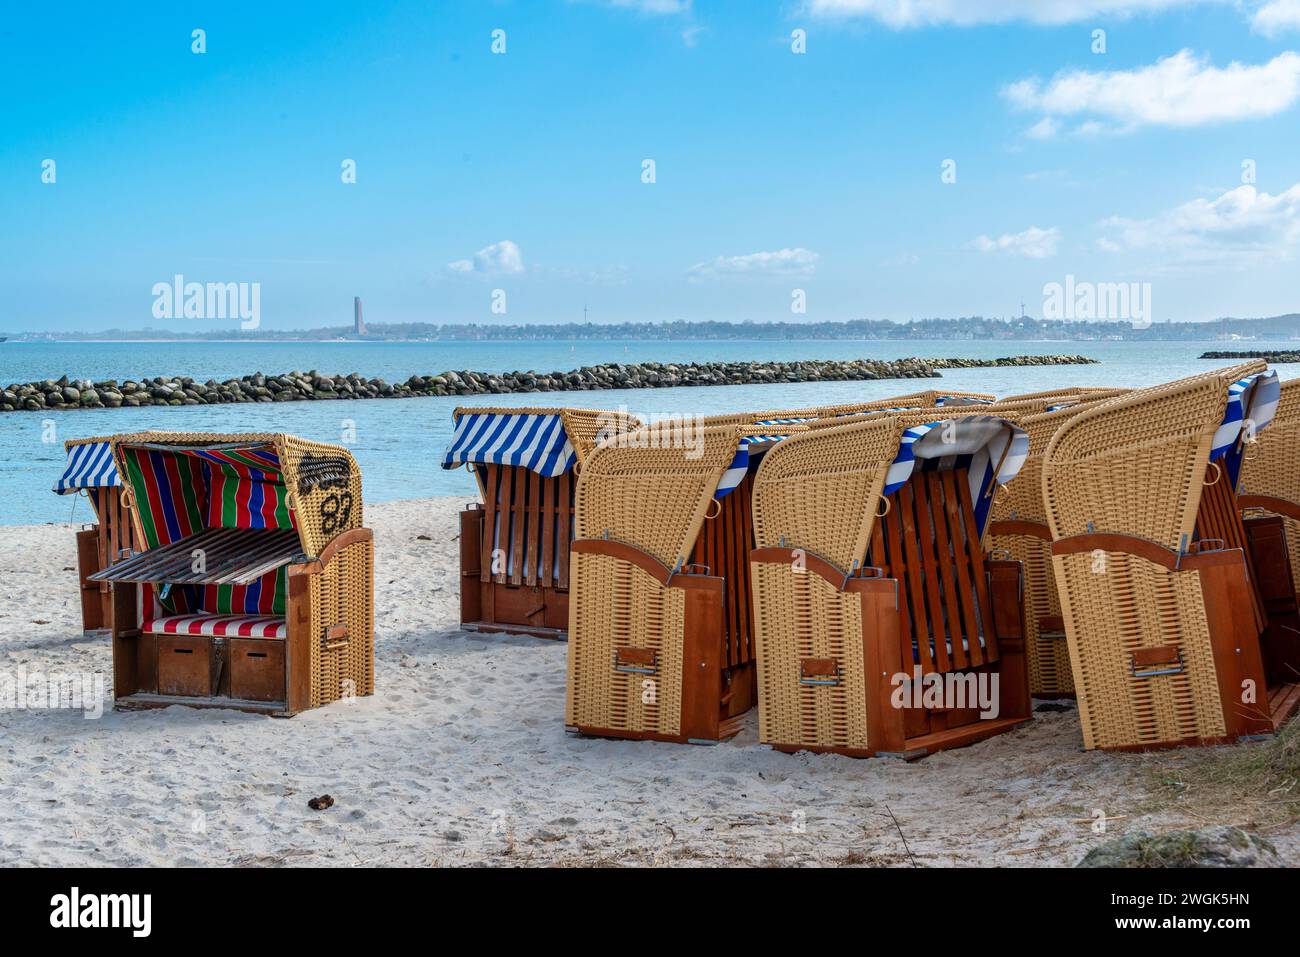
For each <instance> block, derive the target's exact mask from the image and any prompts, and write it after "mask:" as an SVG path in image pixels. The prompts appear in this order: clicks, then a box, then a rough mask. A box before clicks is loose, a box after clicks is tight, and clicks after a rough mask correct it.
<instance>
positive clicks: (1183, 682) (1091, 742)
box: [1052, 552, 1224, 748]
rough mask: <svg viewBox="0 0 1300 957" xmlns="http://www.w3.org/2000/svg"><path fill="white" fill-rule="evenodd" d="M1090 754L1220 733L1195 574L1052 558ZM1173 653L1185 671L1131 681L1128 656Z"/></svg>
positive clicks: (1101, 556) (1116, 561)
mask: <svg viewBox="0 0 1300 957" xmlns="http://www.w3.org/2000/svg"><path fill="white" fill-rule="evenodd" d="M1052 561H1053V564H1054V565H1055V567H1056V577H1057V581H1058V582H1059V583H1060V586H1061V588H1060V596H1061V610H1062V614H1063V615H1064V617H1065V619H1066V622H1067V624H1070V625H1072V627H1068V628H1067V635H1068V638H1067V641H1068V644H1069V649H1070V662H1071V666H1072V669H1073V672H1074V678H1075V685H1076V689H1077V692H1078V696H1079V719H1080V722H1081V724H1082V726H1083V740H1084V746H1085V747H1088V748H1097V747H1118V746H1125V745H1142V744H1156V743H1160V742H1166V741H1178V740H1182V739H1184V738H1191V737H1217V736H1221V735H1222V734H1223V733H1224V719H1223V709H1222V704H1221V701H1220V698H1219V687H1218V682H1217V678H1216V674H1215V668H1214V657H1213V651H1212V649H1211V646H1210V633H1209V628H1208V626H1207V623H1206V617H1205V605H1204V599H1203V597H1202V594H1201V584H1200V578H1199V574H1198V573H1197V572H1195V571H1184V572H1173V571H1169V570H1168V569H1166V568H1165V567H1163V566H1162V565H1157V564H1155V563H1153V562H1149V561H1147V560H1146V559H1144V558H1139V557H1137V556H1135V555H1130V554H1127V553H1121V552H1093V553H1089V552H1080V553H1076V554H1072V555H1057V556H1055V557H1054V558H1053V559H1052ZM1165 644H1172V645H1176V646H1177V648H1178V649H1179V651H1180V652H1181V654H1182V658H1183V670H1182V671H1181V672H1179V673H1177V674H1165V675H1156V676H1152V677H1138V676H1136V675H1134V674H1133V667H1132V653H1133V652H1134V651H1135V650H1137V649H1139V648H1147V647H1155V646H1160V645H1165Z"/></svg>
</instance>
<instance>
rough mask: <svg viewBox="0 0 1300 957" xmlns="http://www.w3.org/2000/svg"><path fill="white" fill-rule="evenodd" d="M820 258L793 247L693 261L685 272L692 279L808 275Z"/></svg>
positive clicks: (811, 272)
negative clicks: (692, 264)
mask: <svg viewBox="0 0 1300 957" xmlns="http://www.w3.org/2000/svg"><path fill="white" fill-rule="evenodd" d="M820 258H821V257H820V256H818V255H817V253H815V252H813V251H812V250H811V249H804V248H803V247H801V246H799V247H795V248H794V249H778V250H777V251H776V252H770V253H749V254H748V255H745V256H718V257H716V258H714V259H710V260H709V261H708V262H702V263H696V264H695V265H694V266H692V267H691V268H690V269H688V270H687V271H686V274H687V275H688V276H689V277H690V278H692V279H716V278H718V277H721V276H811V275H812V274H813V272H814V271H815V270H816V268H817V260H818V259H820Z"/></svg>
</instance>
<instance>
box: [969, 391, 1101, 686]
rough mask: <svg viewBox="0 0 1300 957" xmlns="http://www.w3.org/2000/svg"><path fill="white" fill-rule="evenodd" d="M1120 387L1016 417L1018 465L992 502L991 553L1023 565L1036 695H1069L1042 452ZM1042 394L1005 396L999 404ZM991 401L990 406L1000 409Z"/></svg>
mask: <svg viewBox="0 0 1300 957" xmlns="http://www.w3.org/2000/svg"><path fill="white" fill-rule="evenodd" d="M1126 391H1127V390H1123V389H1097V390H1090V391H1089V392H1087V393H1086V394H1084V393H1081V394H1075V395H1069V396H1061V395H1056V396H1049V397H1048V403H1047V405H1046V406H1044V407H1042V408H1040V409H1039V410H1038V411H1037V412H1033V411H1032V410H1031V411H1030V414H1024V415H1022V417H1021V418H1020V420H1019V425H1020V427H1021V428H1022V429H1024V430H1025V433H1026V434H1027V435H1028V436H1029V451H1028V454H1027V455H1026V457H1025V464H1024V467H1023V468H1021V470H1020V474H1019V475H1017V476H1016V478H1015V480H1014V481H1012V482H1010V483H1009V484H1008V485H1007V486H1006V489H1005V490H1004V492H1003V493H1002V494H1001V495H999V496H997V498H995V499H994V502H993V514H992V518H991V521H990V523H989V538H988V542H989V545H990V547H991V550H992V551H993V552H994V553H1002V554H1006V555H1007V556H1008V557H1010V558H1012V559H1013V560H1015V561H1018V562H1020V563H1021V565H1022V566H1023V568H1024V570H1025V654H1026V659H1027V661H1028V663H1029V690H1030V691H1031V692H1032V693H1033V695H1034V696H1035V697H1038V698H1072V697H1074V674H1073V672H1072V671H1071V670H1070V652H1069V649H1068V648H1067V647H1066V644H1065V626H1064V624H1063V622H1062V620H1061V602H1060V599H1059V598H1058V597H1057V588H1056V576H1055V574H1054V573H1053V571H1052V554H1051V552H1052V532H1051V529H1050V528H1049V527H1048V524H1047V507H1046V505H1045V504H1044V502H1043V482H1042V474H1043V453H1044V452H1046V451H1047V443H1048V442H1050V441H1051V438H1052V436H1053V435H1054V434H1056V430H1057V429H1058V428H1060V426H1061V425H1063V424H1064V423H1066V422H1068V421H1069V420H1070V419H1071V418H1072V417H1073V416H1075V415H1077V414H1078V413H1079V412H1081V411H1082V410H1084V409H1086V408H1088V407H1089V405H1091V404H1093V403H1096V402H1100V401H1104V400H1105V399H1107V398H1113V397H1115V396H1119V395H1124V394H1125V393H1126ZM1027 401H1028V402H1031V403H1032V404H1034V405H1039V404H1041V403H1042V399H1033V400H1010V401H1008V402H1006V403H1005V405H1019V404H1023V403H1026V402H1027ZM1003 407H1004V403H1001V402H999V403H996V404H995V405H993V406H992V407H991V408H993V409H995V410H996V409H998V408H1003Z"/></svg>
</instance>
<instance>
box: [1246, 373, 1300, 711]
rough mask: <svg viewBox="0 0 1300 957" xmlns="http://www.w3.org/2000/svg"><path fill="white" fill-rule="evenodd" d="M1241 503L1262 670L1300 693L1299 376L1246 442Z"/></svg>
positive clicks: (1280, 705)
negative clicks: (1260, 629) (1259, 619)
mask: <svg viewBox="0 0 1300 957" xmlns="http://www.w3.org/2000/svg"><path fill="white" fill-rule="evenodd" d="M1237 504H1238V506H1239V507H1240V509H1241V514H1242V517H1243V519H1244V521H1243V530H1244V531H1245V534H1246V541H1247V543H1248V546H1249V547H1248V555H1249V556H1250V559H1251V568H1252V570H1253V571H1254V573H1255V581H1256V583H1257V585H1258V588H1259V592H1260V599H1261V602H1262V604H1263V608H1264V613H1265V617H1266V619H1267V630H1266V634H1265V635H1264V637H1263V638H1262V639H1261V641H1262V644H1263V654H1264V674H1265V677H1266V679H1267V681H1268V684H1269V687H1270V689H1274V691H1273V693H1276V692H1277V691H1278V690H1281V689H1285V688H1287V687H1288V686H1290V688H1291V689H1292V691H1291V692H1290V693H1292V694H1300V685H1297V682H1300V607H1298V603H1297V595H1296V584H1297V583H1298V582H1300V379H1291V380H1288V381H1286V382H1283V383H1281V387H1280V390H1279V399H1278V405H1277V414H1276V415H1275V416H1274V418H1273V421H1272V423H1270V424H1269V426H1268V428H1267V429H1265V430H1263V431H1260V432H1258V434H1257V436H1256V438H1255V441H1254V442H1253V443H1248V444H1247V445H1246V447H1245V451H1244V455H1243V456H1242V461H1241V472H1240V475H1239V477H1238V482H1237ZM1270 710H1272V711H1274V712H1277V711H1286V710H1288V705H1287V703H1286V702H1284V701H1277V702H1272V707H1271V709H1270ZM1291 710H1294V709H1293V708H1292V709H1291Z"/></svg>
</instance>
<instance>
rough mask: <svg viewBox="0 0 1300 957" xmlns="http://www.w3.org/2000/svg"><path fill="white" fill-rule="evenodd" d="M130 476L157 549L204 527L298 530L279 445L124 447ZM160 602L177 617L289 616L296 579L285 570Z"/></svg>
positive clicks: (179, 592) (180, 590)
mask: <svg viewBox="0 0 1300 957" xmlns="http://www.w3.org/2000/svg"><path fill="white" fill-rule="evenodd" d="M122 459H123V463H124V466H125V470H126V475H125V478H126V480H127V482H128V484H129V485H130V486H131V488H132V490H133V492H134V494H135V500H136V512H137V514H138V515H139V516H140V525H141V528H142V530H143V531H144V541H145V544H146V545H147V546H148V547H149V548H154V547H156V546H158V545H167V544H170V543H171V542H175V541H179V540H180V539H182V538H186V537H188V536H190V535H193V534H195V533H196V532H199V531H201V530H202V529H204V528H296V527H297V523H296V520H295V518H294V514H293V511H292V510H291V509H290V508H289V504H288V489H286V488H285V486H284V476H283V475H282V474H281V472H280V461H279V458H278V457H277V455H276V451H275V449H274V448H273V447H272V446H269V445H262V446H249V447H245V448H232V449H202V448H194V449H186V448H175V449H166V450H163V449H158V448H152V447H146V446H123V447H122ZM156 591H157V592H158V596H157V597H158V604H159V605H160V607H161V608H162V609H163V610H165V611H168V612H172V613H174V614H183V613H192V612H207V613H209V614H222V615H231V614H234V615H238V614H247V615H258V614H260V615H283V614H284V613H285V608H286V605H287V596H288V575H287V570H286V569H285V568H279V569H277V570H276V571H274V572H271V573H270V574H267V575H264V576H262V577H261V578H259V579H258V580H257V581H255V582H253V583H251V584H249V585H181V586H177V587H175V588H172V589H170V591H169V592H168V594H166V595H163V594H162V589H156Z"/></svg>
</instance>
